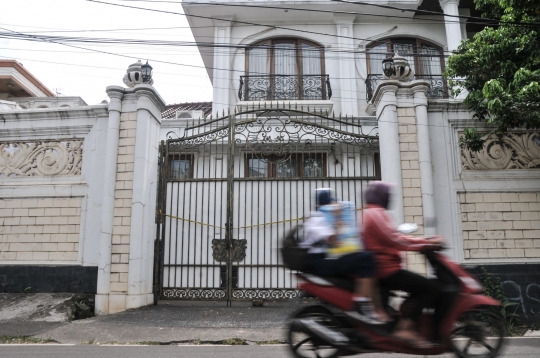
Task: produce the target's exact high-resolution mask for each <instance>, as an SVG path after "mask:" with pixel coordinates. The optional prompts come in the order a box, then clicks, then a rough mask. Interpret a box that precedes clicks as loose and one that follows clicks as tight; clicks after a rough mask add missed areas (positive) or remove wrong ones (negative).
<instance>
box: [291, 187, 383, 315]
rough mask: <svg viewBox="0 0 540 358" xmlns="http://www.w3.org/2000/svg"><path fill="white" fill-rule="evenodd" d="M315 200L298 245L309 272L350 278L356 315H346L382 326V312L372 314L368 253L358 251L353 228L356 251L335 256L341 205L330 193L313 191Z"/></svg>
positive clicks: (370, 257)
mask: <svg viewBox="0 0 540 358" xmlns="http://www.w3.org/2000/svg"><path fill="white" fill-rule="evenodd" d="M315 200H316V209H317V211H315V212H313V213H312V214H311V216H310V218H309V219H308V220H307V221H306V222H305V224H304V241H303V242H302V243H301V246H302V247H305V248H308V255H307V261H308V267H309V270H310V271H311V272H313V273H314V274H316V275H320V276H352V277H354V278H355V294H354V297H353V301H355V302H354V303H355V307H356V311H355V312H349V314H350V315H352V316H354V317H355V318H357V319H359V320H361V321H363V322H365V323H368V324H382V323H385V321H386V320H387V319H388V318H389V317H388V315H387V314H386V312H381V311H382V309H379V310H377V311H376V310H375V309H374V305H373V301H374V296H375V294H374V292H375V290H374V288H375V280H374V278H373V277H374V276H375V268H374V262H373V255H372V253H370V252H366V251H359V250H360V249H361V246H360V238H359V230H358V228H357V227H356V226H354V225H353V226H352V229H353V230H354V239H355V240H356V242H357V249H356V251H355V252H349V253H343V252H342V254H341V255H339V254H336V244H337V241H338V240H339V236H340V235H341V232H342V229H343V226H342V225H343V223H342V214H343V213H342V210H343V209H344V204H345V203H339V202H337V200H336V199H335V195H334V193H333V190H332V189H317V190H316V191H315ZM332 215H333V216H334V217H332ZM338 252H339V250H338ZM377 298H378V296H377ZM377 306H379V307H382V306H381V305H377ZM379 313H380V314H379Z"/></svg>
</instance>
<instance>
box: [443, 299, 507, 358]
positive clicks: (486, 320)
mask: <svg viewBox="0 0 540 358" xmlns="http://www.w3.org/2000/svg"><path fill="white" fill-rule="evenodd" d="M505 333H506V330H505V327H504V323H503V318H502V317H501V315H499V314H497V313H495V312H493V311H490V310H488V309H478V310H472V311H469V312H466V313H465V314H464V315H463V316H462V317H461V318H460V319H459V320H458V322H456V328H455V329H454V330H453V332H452V335H451V337H450V345H451V347H452V350H453V351H454V353H455V354H456V355H457V356H458V357H460V358H494V357H496V356H497V355H498V354H499V352H500V350H501V348H502V346H503V343H504V337H505V335H506V334H505Z"/></svg>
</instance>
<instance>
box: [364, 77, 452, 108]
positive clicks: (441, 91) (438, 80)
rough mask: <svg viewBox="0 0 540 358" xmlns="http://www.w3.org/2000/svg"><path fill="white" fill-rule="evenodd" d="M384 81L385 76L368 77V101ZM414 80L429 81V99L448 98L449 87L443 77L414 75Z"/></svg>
mask: <svg viewBox="0 0 540 358" xmlns="http://www.w3.org/2000/svg"><path fill="white" fill-rule="evenodd" d="M381 80H383V75H379V74H374V75H368V76H367V79H366V100H367V101H368V102H369V101H370V100H371V98H373V95H374V94H375V89H376V88H377V85H378V84H379V83H380V81H381ZM414 80H428V81H429V82H430V84H431V86H430V87H429V90H428V93H427V97H428V98H431V99H438V98H448V86H447V84H446V80H445V79H444V78H443V76H442V75H441V76H436V75H429V76H425V75H414V77H413V79H412V80H411V81H414Z"/></svg>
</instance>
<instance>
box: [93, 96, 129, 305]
mask: <svg viewBox="0 0 540 358" xmlns="http://www.w3.org/2000/svg"><path fill="white" fill-rule="evenodd" d="M107 94H108V95H109V98H110V99H111V101H110V102H109V123H108V128H107V151H106V152H105V153H106V157H105V163H103V165H104V167H105V177H104V185H103V200H102V204H101V233H100V238H99V264H98V280H97V295H96V307H95V312H96V314H97V315H99V314H107V313H109V291H110V282H111V250H112V230H113V219H114V192H115V185H116V162H117V158H118V140H119V138H120V113H121V112H122V97H123V96H124V89H123V88H122V87H118V86H110V87H107Z"/></svg>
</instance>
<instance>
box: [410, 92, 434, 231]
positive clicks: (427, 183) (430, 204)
mask: <svg viewBox="0 0 540 358" xmlns="http://www.w3.org/2000/svg"><path fill="white" fill-rule="evenodd" d="M411 89H412V92H413V95H414V106H415V107H414V110H415V114H416V133H417V138H418V163H419V166H420V186H421V188H422V206H423V210H422V211H423V214H424V234H425V235H435V234H436V227H435V226H436V223H435V202H434V195H433V166H432V162H431V149H430V145H429V126H428V113H427V105H428V102H427V97H426V91H427V90H428V86H427V85H425V84H418V85H415V86H414V87H412V88H411Z"/></svg>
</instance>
